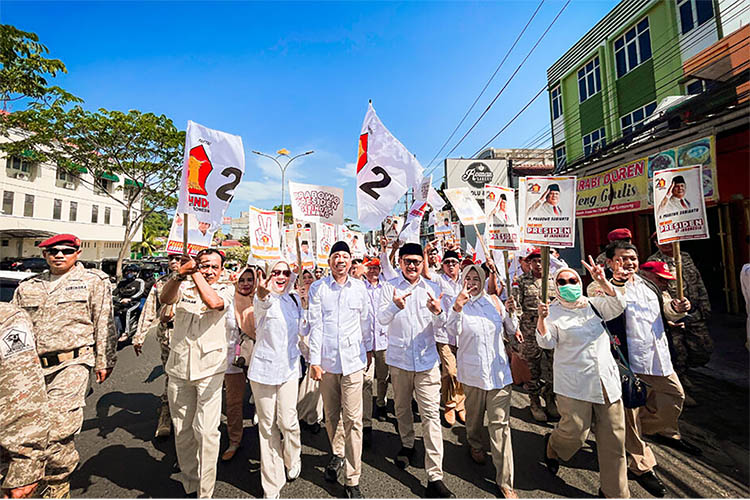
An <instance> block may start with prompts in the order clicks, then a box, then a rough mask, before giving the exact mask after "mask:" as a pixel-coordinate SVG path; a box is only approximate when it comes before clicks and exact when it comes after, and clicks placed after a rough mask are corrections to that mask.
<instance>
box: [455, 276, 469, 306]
mask: <svg viewBox="0 0 750 500" xmlns="http://www.w3.org/2000/svg"><path fill="white" fill-rule="evenodd" d="M469 299H471V295H469V282H468V281H464V286H463V288H462V289H461V292H459V294H458V295H457V296H456V301H455V302H454V303H453V310H454V311H456V312H461V310H462V309H463V308H464V306H465V305H466V303H467V302H469Z"/></svg>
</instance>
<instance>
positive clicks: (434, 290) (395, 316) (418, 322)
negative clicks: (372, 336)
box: [378, 275, 447, 372]
mask: <svg viewBox="0 0 750 500" xmlns="http://www.w3.org/2000/svg"><path fill="white" fill-rule="evenodd" d="M394 289H396V290H397V291H398V292H397V293H398V294H399V295H404V294H406V293H407V292H412V294H411V295H410V296H408V297H407V298H406V301H405V305H404V308H403V309H399V308H398V306H396V304H394V303H393V290H394ZM428 291H429V293H430V294H432V296H433V297H439V296H440V287H438V286H437V285H436V284H435V283H434V282H432V281H429V280H426V279H424V278H423V277H421V276H420V277H419V280H418V281H417V282H416V283H415V284H413V285H412V284H411V283H409V282H408V281H406V279H405V278H404V277H403V275H401V276H399V277H397V278H394V279H392V280H390V281H388V282H387V283H384V284H383V288H382V290H381V295H380V305H379V306H378V321H379V322H380V324H381V325H385V326H387V327H388V348H387V350H386V352H385V362H386V363H387V364H388V365H390V366H395V367H396V368H401V369H402V370H407V371H412V372H421V371H425V370H430V369H432V368H433V367H434V366H435V365H437V362H438V354H437V347H436V346H435V330H434V326H442V325H443V324H444V322H445V320H446V319H447V318H446V312H445V310H443V311H441V313H440V315H439V316H435V315H434V314H432V313H431V312H430V310H429V309H427V305H426V304H427V299H428V298H429V296H428Z"/></svg>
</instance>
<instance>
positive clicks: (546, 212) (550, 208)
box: [530, 201, 563, 217]
mask: <svg viewBox="0 0 750 500" xmlns="http://www.w3.org/2000/svg"><path fill="white" fill-rule="evenodd" d="M555 210H557V212H555ZM530 215H531V216H532V217H534V216H536V217H560V216H562V215H563V211H562V209H561V208H560V205H551V204H549V203H547V202H546V201H545V202H544V203H542V206H540V207H539V208H537V209H536V210H534V212H532V213H531V214H530Z"/></svg>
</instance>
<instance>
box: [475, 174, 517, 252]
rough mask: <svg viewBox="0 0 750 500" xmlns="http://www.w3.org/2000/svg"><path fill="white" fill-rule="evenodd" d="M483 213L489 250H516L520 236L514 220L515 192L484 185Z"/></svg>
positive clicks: (506, 188) (510, 189)
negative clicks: (485, 219) (485, 220)
mask: <svg viewBox="0 0 750 500" xmlns="http://www.w3.org/2000/svg"><path fill="white" fill-rule="evenodd" d="M484 197H485V199H484V213H485V217H486V218H487V228H486V229H485V234H486V237H487V239H486V241H487V242H488V243H489V247H490V249H491V250H518V248H519V244H520V241H519V240H520V234H519V230H518V223H517V219H516V203H515V200H516V192H515V190H514V189H513V188H508V187H505V186H495V185H493V184H486V185H485V186H484Z"/></svg>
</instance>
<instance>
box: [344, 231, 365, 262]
mask: <svg viewBox="0 0 750 500" xmlns="http://www.w3.org/2000/svg"><path fill="white" fill-rule="evenodd" d="M346 242H347V243H348V244H349V249H350V250H351V251H352V257H353V258H355V259H362V258H364V256H365V254H366V253H367V248H366V246H365V235H364V234H362V233H360V232H359V231H352V230H351V229H350V230H349V232H348V233H347V240H346Z"/></svg>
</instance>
